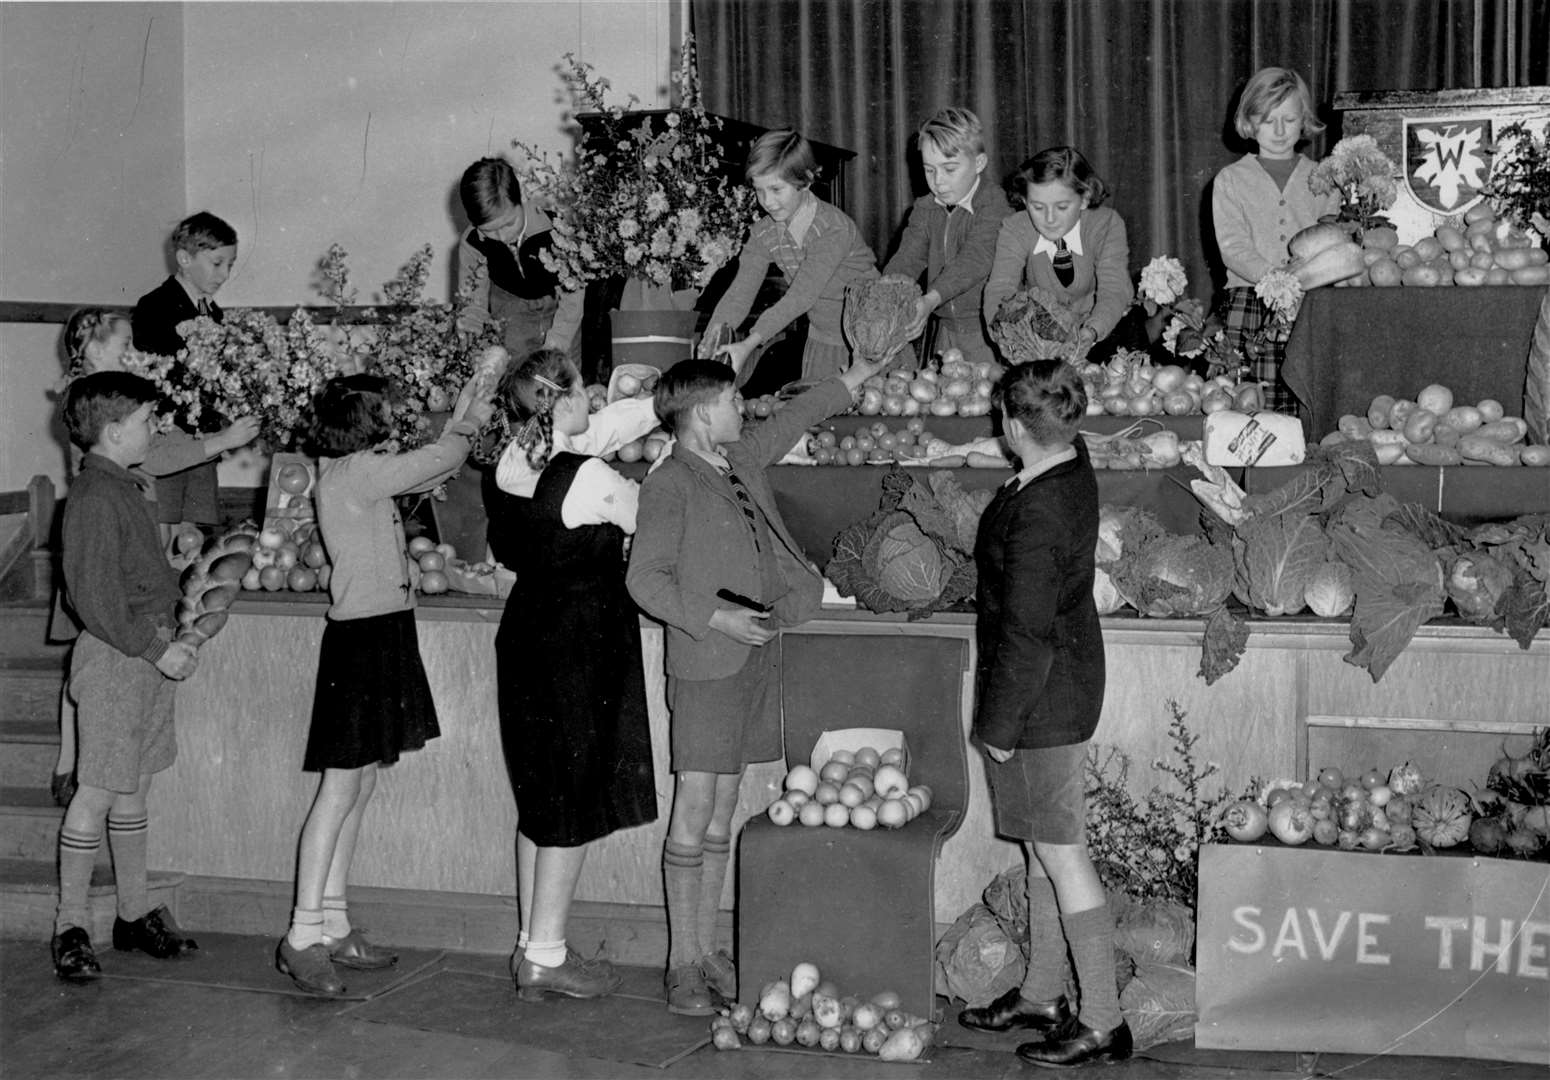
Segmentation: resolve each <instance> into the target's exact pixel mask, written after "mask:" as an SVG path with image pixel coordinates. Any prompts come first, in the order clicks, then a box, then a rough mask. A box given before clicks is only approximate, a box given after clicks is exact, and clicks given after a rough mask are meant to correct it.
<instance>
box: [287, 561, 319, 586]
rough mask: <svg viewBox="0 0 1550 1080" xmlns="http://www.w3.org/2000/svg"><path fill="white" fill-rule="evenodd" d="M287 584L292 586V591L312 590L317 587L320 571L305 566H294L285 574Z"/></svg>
mask: <svg viewBox="0 0 1550 1080" xmlns="http://www.w3.org/2000/svg"><path fill="white" fill-rule="evenodd" d="M285 584H286V585H288V586H290V590H291V592H311V591H312V590H313V589H315V588H317V585H318V572H317V571H316V570H312V569H310V568H308V567H305V566H294V567H292V568H291V572H290V573H288V574H286V575H285Z"/></svg>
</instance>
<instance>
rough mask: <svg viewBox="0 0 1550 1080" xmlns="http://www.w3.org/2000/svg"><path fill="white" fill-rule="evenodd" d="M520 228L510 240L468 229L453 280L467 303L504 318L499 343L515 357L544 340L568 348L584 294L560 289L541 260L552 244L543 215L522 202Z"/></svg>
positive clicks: (578, 323) (460, 245) (549, 227)
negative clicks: (513, 240) (523, 214)
mask: <svg viewBox="0 0 1550 1080" xmlns="http://www.w3.org/2000/svg"><path fill="white" fill-rule="evenodd" d="M523 228H524V231H523V233H522V235H521V236H520V237H518V239H517V242H516V243H515V244H505V243H502V242H501V241H499V240H496V239H493V238H490V237H485V236H481V235H480V234H479V230H478V229H469V230H468V231H467V232H466V233H464V234H463V236H462V239H461V240H459V241H458V248H457V265H458V274H459V278H458V280H459V282H460V283H462V284H463V285H464V286H465V287H466V288H467V289H468V291H469V305H470V306H471V307H474V308H477V309H479V310H483V311H488V312H489V313H490V314H491V315H493V316H495V317H496V318H499V319H505V320H506V332H505V345H506V348H507V349H508V350H509V351H510V352H511V354H512V356H513V357H515V358H516V359H517V360H519V361H520V360H521V359H522V358H523V357H524V356H526V355H527V354H528V353H530V352H532V351H533V350H534V349H537V348H539V347H541V346H542V345H543V342H544V340H545V338H552V339H554V340H556V341H557V342H564V343H565V348H567V349H570V348H571V346H572V345H573V344H574V343H575V341H576V337H577V332H578V331H579V330H580V329H581V318H582V310H583V301H584V300H585V296H586V294H585V293H584V292H582V291H581V290H580V289H578V290H576V291H574V292H572V291H570V290H567V289H563V288H561V287H560V284H559V281H558V279H557V278H556V277H555V275H554V272H553V271H552V270H550V269H549V268H548V267H546V266H544V264H543V260H542V253H543V252H544V251H545V250H547V249H548V248H549V247H551V246H552V244H553V232H552V223H551V222H550V220H549V216H548V215H547V214H545V213H544V212H543V211H542V210H540V209H538V208H537V207H536V206H527V207H526V219H525V224H524V227H523Z"/></svg>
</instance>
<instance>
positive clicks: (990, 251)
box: [926, 181, 1002, 304]
mask: <svg viewBox="0 0 1550 1080" xmlns="http://www.w3.org/2000/svg"><path fill="white" fill-rule="evenodd" d="M981 183H985V181H981ZM1001 221H1002V219H1001V217H999V216H997V214H996V213H995V211H994V210H993V209H991V207H989V206H987V207H985V208H984V209H981V210H977V211H975V213H974V214H973V215H971V216H970V218H969V229H968V232H967V233H966V234H965V235H964V238H963V243H962V244H960V245H959V247H958V254H957V255H955V256H954V257H953V260H952V261H951V262H949V263H948V264H947V265H946V266H944V267H942V272H941V273H940V274H938V275H937V276H936V278H935V279H934V280H932V281H929V282H927V283H926V284H927V285H928V286H929V287H930V292H933V293H936V294H937V295H938V296H939V297H941V299H940V300H938V301H937V303H938V304H941V303H943V302H944V301H947V300H951V299H953V298H954V297H956V296H962V295H963V294H964V293H966V292H968V291H969V290H970V289H973V288H974V287H975V286H976V285H981V284H983V283H984V282H985V281H986V279H987V278H989V277H990V271H991V268H992V267H993V266H994V265H995V261H996V241H997V240H998V239H999V238H1000V236H1001ZM928 295H929V293H928Z"/></svg>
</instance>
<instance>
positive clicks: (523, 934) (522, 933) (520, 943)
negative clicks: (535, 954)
mask: <svg viewBox="0 0 1550 1080" xmlns="http://www.w3.org/2000/svg"><path fill="white" fill-rule="evenodd" d="M527 941H528V938H527V931H526V930H518V931H517V948H519V949H525V948H527Z"/></svg>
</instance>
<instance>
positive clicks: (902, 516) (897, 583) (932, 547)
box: [862, 511, 953, 604]
mask: <svg viewBox="0 0 1550 1080" xmlns="http://www.w3.org/2000/svg"><path fill="white" fill-rule="evenodd" d="M896 514H897V520H895V521H891V522H889V523H888V524H887V525H886V526H885V527H884V528H881V529H878V530H877V532H876V533H875V534H874V535H873V537H872V542H871V543H870V544H868V545H867V550H866V552H865V554H863V556H862V563H863V565H865V566H866V568H867V570H868V571H869V572H870V573H871V575H872V578H873V580H875V581H876V582H877V584H878V585H880V586H882V588H884V589H885V590H887V591H888V592H889V593H890V594H891V595H893V596H894V597H896V598H897V599H899V600H903V601H906V602H909V603H912V604H927V603H930V602H931V601H933V600H935V599H936V598H937V597H938V596H941V595H942V589H943V588H944V587H945V586H946V585H947V580H948V578H950V577H952V573H953V564H951V563H949V562H948V560H947V559H945V558H943V557H942V549H941V548H939V547H937V545H936V541H934V540H932V539H931V538H930V537H929V536H927V535H926V534H925V533H923V532H921V531H920V526H919V525H916V524H915V521H914V519H913V518H911V517H910V516H909V515H908V514H907V513H904V512H903V511H896Z"/></svg>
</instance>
